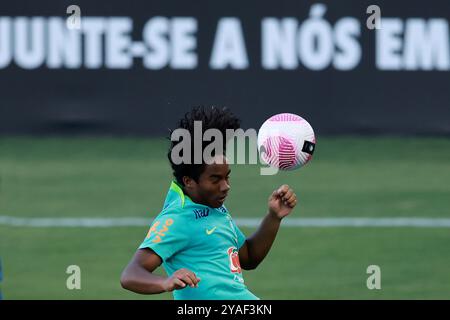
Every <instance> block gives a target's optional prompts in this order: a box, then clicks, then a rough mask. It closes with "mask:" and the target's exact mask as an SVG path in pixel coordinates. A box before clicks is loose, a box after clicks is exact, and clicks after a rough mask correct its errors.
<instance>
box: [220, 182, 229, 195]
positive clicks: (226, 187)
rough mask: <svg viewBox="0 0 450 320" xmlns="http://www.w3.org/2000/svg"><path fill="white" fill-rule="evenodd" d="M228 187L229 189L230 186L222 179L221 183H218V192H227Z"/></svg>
mask: <svg viewBox="0 0 450 320" xmlns="http://www.w3.org/2000/svg"><path fill="white" fill-rule="evenodd" d="M230 189H231V187H230V185H229V184H228V183H227V182H226V181H223V182H222V183H221V185H220V192H223V193H227V192H228V191H229V190H230Z"/></svg>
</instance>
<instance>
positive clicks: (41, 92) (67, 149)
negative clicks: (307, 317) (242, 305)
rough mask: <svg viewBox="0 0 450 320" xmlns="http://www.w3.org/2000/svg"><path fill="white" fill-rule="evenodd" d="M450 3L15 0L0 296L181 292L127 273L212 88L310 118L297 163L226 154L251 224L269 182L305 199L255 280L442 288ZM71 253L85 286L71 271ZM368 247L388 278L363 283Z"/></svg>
mask: <svg viewBox="0 0 450 320" xmlns="http://www.w3.org/2000/svg"><path fill="white" fill-rule="evenodd" d="M374 5H375V6H374ZM449 9H450V6H449V3H448V1H444V0H443V1H438V0H436V1H432V2H424V1H417V0H415V1H403V0H402V1H395V2H392V1H385V0H382V1H377V2H376V3H373V2H371V1H350V0H345V1H338V2H336V1H320V2H317V1H276V2H274V1H266V0H264V1H261V0H260V1H254V0H251V1H245V2H241V1H235V0H232V1H219V2H218V1H214V3H213V2H211V1H204V0H200V1H174V0H170V1H155V0H151V1H133V2H123V1H116V0H109V1H95V3H94V2H92V1H76V2H74V1H61V0H59V1H51V0H45V1H20V0H19V1H14V2H13V1H3V2H2V3H1V4H0V93H1V98H0V292H1V293H0V297H1V296H3V298H4V299H171V298H172V297H171V295H170V294H162V295H156V296H139V295H136V294H133V293H130V292H127V291H125V290H123V289H122V288H121V287H120V284H119V277H120V273H121V271H122V269H123V268H124V267H125V265H126V264H127V263H128V261H129V259H130V258H131V256H132V255H133V253H134V251H135V250H136V248H137V247H138V245H139V244H140V243H141V241H142V240H143V238H144V237H145V235H146V233H147V230H148V225H149V224H150V223H151V221H152V218H153V217H155V216H156V215H157V214H158V213H159V211H160V210H161V207H162V204H163V200H164V197H165V194H166V192H167V189H168V187H169V184H170V181H171V179H172V177H171V171H170V167H169V164H168V161H167V158H166V152H167V148H168V140H167V136H168V134H169V131H168V129H169V128H173V127H174V126H175V124H176V122H177V120H178V119H179V118H181V117H182V116H183V115H184V113H186V112H188V111H189V110H190V109H191V108H192V107H193V106H199V105H207V106H208V105H215V106H227V107H229V108H230V109H231V110H232V111H233V112H234V113H235V114H236V115H238V116H239V117H240V118H241V119H242V125H243V128H244V129H248V128H255V129H258V128H259V127H260V125H261V124H262V123H263V122H264V121H265V120H266V119H267V118H268V117H270V116H272V115H274V114H276V113H283V112H291V113H295V114H299V115H301V116H302V117H304V118H305V119H306V120H308V121H309V123H310V124H311V125H312V127H313V128H314V130H315V133H316V139H317V149H316V151H315V154H314V157H313V160H312V162H311V163H309V164H308V165H307V166H306V167H304V168H302V169H300V170H297V171H292V172H280V173H279V174H277V175H274V176H262V175H260V165H234V167H233V174H232V177H231V182H232V192H231V195H230V197H229V199H228V200H227V207H228V208H229V210H230V212H231V213H232V215H233V216H234V218H236V219H238V221H239V219H241V220H240V221H241V224H240V226H241V229H242V230H243V231H244V233H246V234H247V235H251V233H252V232H253V231H254V229H255V225H256V223H247V224H244V223H242V221H245V220H242V219H246V218H250V219H252V220H250V221H258V220H259V219H261V218H262V217H263V216H264V214H265V212H266V205H267V204H266V201H267V197H268V195H269V194H270V193H271V192H272V191H273V189H274V188H276V187H277V186H279V185H280V184H282V183H287V184H289V185H291V186H292V187H293V188H294V189H295V190H296V191H297V195H299V198H300V205H299V206H298V209H297V210H295V211H294V213H293V214H292V216H290V217H289V218H291V219H292V220H291V222H289V220H286V221H285V222H283V225H282V228H281V229H280V232H279V235H278V238H277V240H276V242H275V244H274V246H273V248H272V250H271V252H270V253H269V255H268V256H267V258H266V260H265V261H264V262H263V263H262V264H261V266H260V267H258V269H256V270H254V271H251V272H245V273H244V278H245V281H246V284H247V286H248V287H249V288H250V290H251V291H252V292H254V293H255V294H256V295H257V296H259V297H261V298H262V299H449V298H450V276H449V274H448V270H449V267H450V255H449V253H448V247H449V245H450V229H449V228H450V139H449V137H450V120H449V119H450V72H449V71H450V33H449V18H450V10H449ZM294 219H299V220H294ZM311 219H313V220H311ZM295 221H297V222H298V221H299V222H298V223H296V222H295ZM302 221H303V222H302ZM238 224H239V223H238ZM71 265H76V266H79V268H80V270H81V289H73V290H69V289H68V287H67V281H68V278H69V277H70V276H71V274H70V272H69V273H67V272H66V271H67V268H68V267H69V266H71ZM371 265H376V266H378V267H379V269H380V272H381V288H378V289H369V288H368V286H367V280H368V278H369V277H370V276H371V274H370V273H368V272H367V268H368V267H369V266H371ZM158 272H159V273H161V274H163V273H164V272H163V270H159V271H158ZM69 282H70V281H69ZM369 287H370V286H369Z"/></svg>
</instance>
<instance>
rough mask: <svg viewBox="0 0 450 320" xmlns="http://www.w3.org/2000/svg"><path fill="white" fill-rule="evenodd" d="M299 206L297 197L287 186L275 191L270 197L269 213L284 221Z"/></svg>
mask: <svg viewBox="0 0 450 320" xmlns="http://www.w3.org/2000/svg"><path fill="white" fill-rule="evenodd" d="M296 205H297V195H296V194H295V193H294V190H292V189H291V188H289V186H288V185H287V184H284V185H282V186H281V187H279V188H278V189H277V190H275V191H274V192H273V193H272V194H271V196H270V197H269V213H270V214H272V215H273V216H275V217H277V218H278V219H280V220H281V219H283V218H284V217H286V216H287V215H288V214H289V213H291V211H292V209H294V207H295V206H296Z"/></svg>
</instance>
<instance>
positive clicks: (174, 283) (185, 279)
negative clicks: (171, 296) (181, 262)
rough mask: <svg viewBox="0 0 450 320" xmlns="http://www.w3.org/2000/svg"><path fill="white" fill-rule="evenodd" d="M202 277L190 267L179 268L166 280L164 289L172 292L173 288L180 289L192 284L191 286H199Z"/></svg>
mask: <svg viewBox="0 0 450 320" xmlns="http://www.w3.org/2000/svg"><path fill="white" fill-rule="evenodd" d="M199 282H200V278H198V277H197V276H196V275H195V273H193V272H192V271H190V270H188V269H184V268H183V269H179V270H177V271H175V272H174V273H173V274H172V276H170V277H168V278H167V279H166V280H164V283H163V287H164V291H167V292H171V291H173V290H180V289H184V288H186V286H190V287H191V288H197V287H198V283H199Z"/></svg>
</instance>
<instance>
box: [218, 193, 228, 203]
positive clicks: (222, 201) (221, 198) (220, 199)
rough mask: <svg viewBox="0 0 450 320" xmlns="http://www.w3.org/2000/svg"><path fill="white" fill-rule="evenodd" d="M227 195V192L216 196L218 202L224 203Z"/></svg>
mask: <svg viewBox="0 0 450 320" xmlns="http://www.w3.org/2000/svg"><path fill="white" fill-rule="evenodd" d="M227 196H228V194H226V195H224V196H222V197H220V198H218V199H217V200H218V201H219V202H220V203H224V202H225V199H226V198H227Z"/></svg>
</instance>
